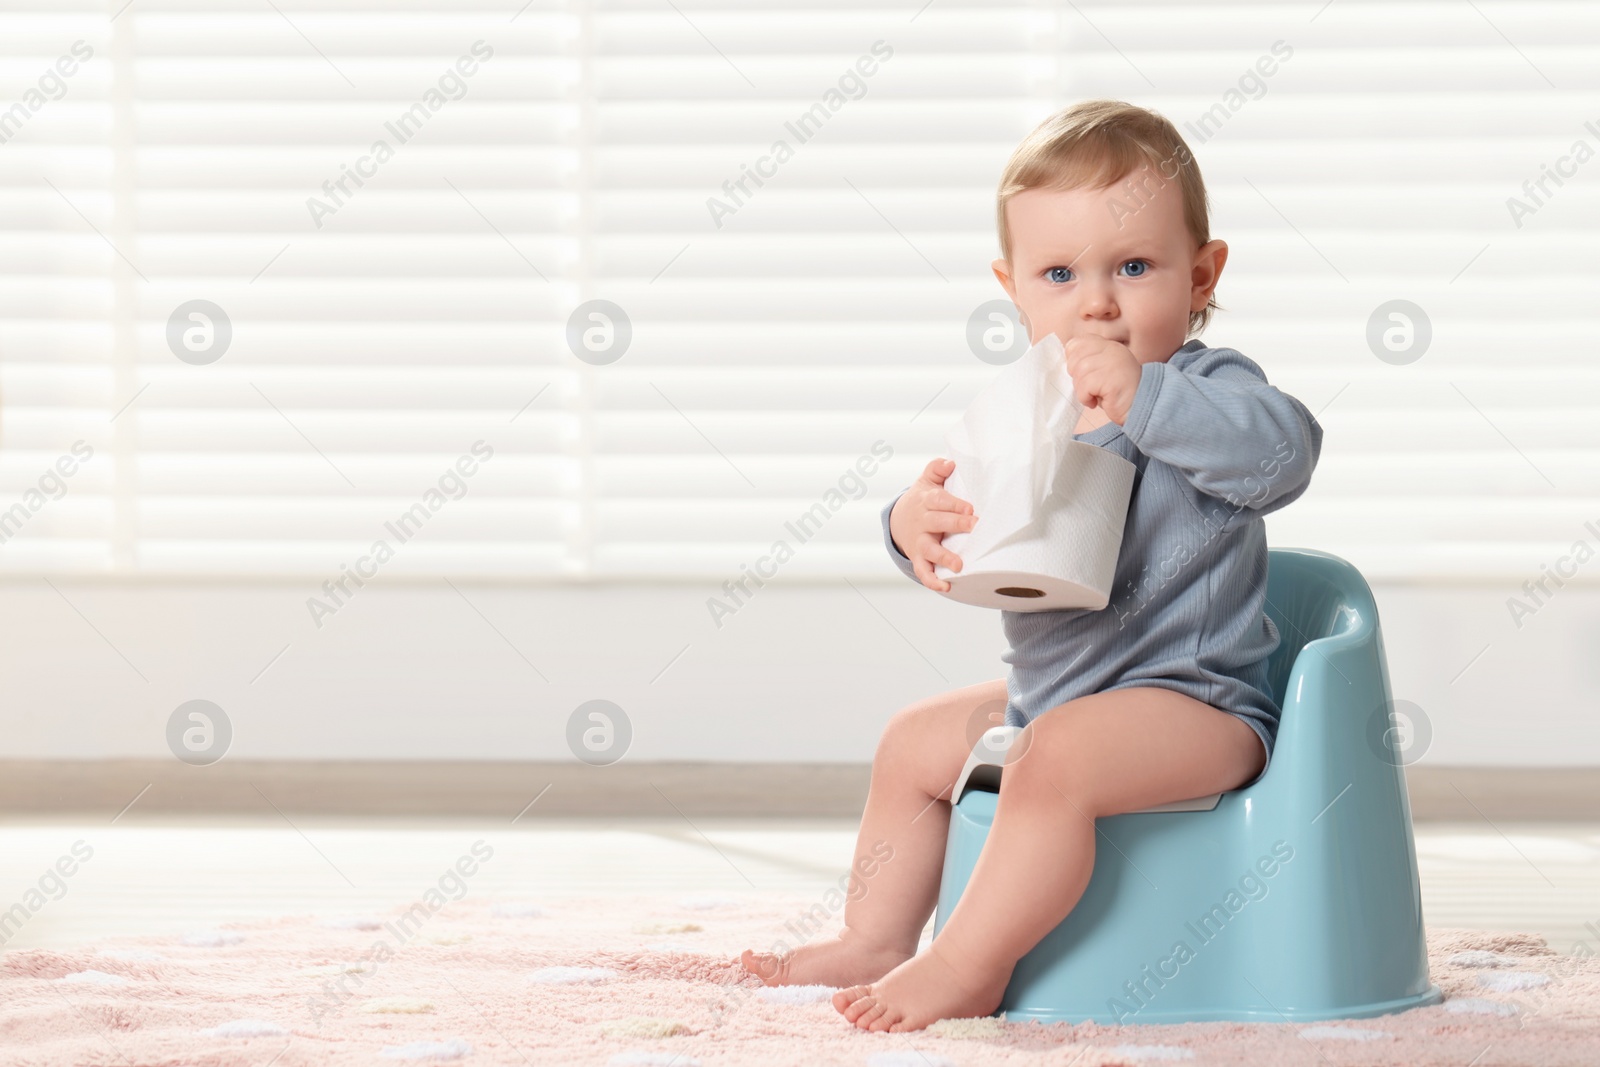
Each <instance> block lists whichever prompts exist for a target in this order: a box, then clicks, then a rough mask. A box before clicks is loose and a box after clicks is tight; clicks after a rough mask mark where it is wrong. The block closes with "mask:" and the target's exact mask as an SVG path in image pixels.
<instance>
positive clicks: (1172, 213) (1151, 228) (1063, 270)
mask: <svg viewBox="0 0 1600 1067" xmlns="http://www.w3.org/2000/svg"><path fill="white" fill-rule="evenodd" d="M1128 181H1133V182H1134V183H1135V188H1136V189H1137V190H1138V192H1137V193H1136V194H1135V193H1133V192H1130V190H1129V189H1127V188H1125V186H1124V183H1125V182H1128ZM1006 220H1007V224H1008V226H1009V227H1010V236H1011V260H1010V262H1009V263H1008V262H1007V261H1006V260H1003V259H997V260H995V261H994V264H993V266H994V272H995V276H996V277H998V278H999V279H1000V284H1001V285H1003V286H1005V289H1006V292H1007V293H1009V294H1010V296H1011V299H1012V300H1013V301H1014V302H1015V303H1016V305H1017V307H1018V308H1020V309H1021V311H1022V314H1023V315H1024V317H1025V318H1026V320H1027V323H1028V332H1029V334H1030V338H1029V339H1030V340H1031V341H1037V340H1039V339H1040V338H1041V337H1045V336H1047V335H1049V334H1052V333H1053V334H1055V335H1056V336H1057V337H1059V338H1061V340H1062V341H1063V342H1065V341H1067V340H1069V339H1071V338H1073V337H1076V336H1079V335H1083V334H1090V335H1096V336H1100V337H1105V338H1107V339H1109V340H1112V341H1120V342H1121V343H1122V344H1124V345H1127V346H1128V348H1129V350H1131V351H1132V352H1133V354H1134V356H1135V357H1136V358H1137V359H1138V360H1139V362H1140V363H1153V362H1159V361H1162V360H1165V359H1167V358H1168V357H1169V356H1171V355H1172V354H1173V353H1174V352H1176V351H1177V350H1178V349H1179V348H1180V347H1182V345H1183V343H1184V340H1185V338H1186V337H1187V335H1188V331H1189V312H1190V311H1199V310H1200V309H1201V308H1203V307H1205V306H1206V302H1207V301H1208V300H1209V299H1210V298H1211V291H1212V290H1213V289H1214V288H1215V287H1216V284H1217V278H1218V276H1219V275H1220V274H1221V273H1222V265H1223V263H1224V262H1226V260H1227V258H1228V246H1227V245H1226V244H1224V243H1223V242H1221V241H1211V242H1209V243H1208V244H1206V245H1204V246H1203V247H1201V248H1199V249H1196V248H1195V246H1194V239H1193V238H1192V237H1191V236H1190V235H1189V231H1188V228H1187V227H1186V226H1185V225H1184V222H1183V196H1182V191H1181V190H1180V188H1179V186H1178V183H1177V182H1176V181H1172V180H1169V181H1165V182H1163V181H1162V180H1161V178H1160V177H1159V175H1157V173H1156V172H1155V171H1154V170H1145V171H1143V172H1136V173H1135V174H1129V175H1125V176H1124V177H1123V178H1121V179H1119V180H1118V181H1116V182H1114V183H1112V184H1111V185H1109V186H1107V187H1106V188H1104V189H1046V188H1037V189H1028V190H1025V191H1023V192H1021V193H1018V194H1017V195H1016V196H1014V197H1012V199H1011V202H1010V203H1009V204H1008V205H1007V206H1006Z"/></svg>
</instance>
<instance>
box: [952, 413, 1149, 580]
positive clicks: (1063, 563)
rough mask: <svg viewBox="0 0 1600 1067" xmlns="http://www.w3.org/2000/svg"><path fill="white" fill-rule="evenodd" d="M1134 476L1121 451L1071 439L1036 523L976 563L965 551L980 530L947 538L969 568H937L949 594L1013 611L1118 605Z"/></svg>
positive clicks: (1009, 538)
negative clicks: (1115, 586)
mask: <svg viewBox="0 0 1600 1067" xmlns="http://www.w3.org/2000/svg"><path fill="white" fill-rule="evenodd" d="M1134 473H1135V469H1134V465H1133V464H1132V463H1129V462H1128V461H1127V460H1125V459H1123V458H1122V457H1121V456H1119V455H1117V454H1116V453H1115V452H1110V451H1107V450H1106V449H1103V448H1099V447H1097V446H1095V445H1091V444H1088V443H1086V442H1083V441H1077V440H1070V441H1068V442H1067V443H1066V444H1065V445H1064V446H1063V448H1062V453H1061V463H1060V464H1059V466H1058V468H1057V471H1056V478H1055V483H1054V486H1053V487H1052V491H1051V492H1050V494H1049V496H1048V497H1047V498H1046V501H1045V504H1044V507H1043V509H1042V511H1041V513H1040V514H1039V516H1038V517H1037V518H1035V520H1034V521H1033V522H1032V523H1031V524H1030V525H1028V526H1027V527H1025V528H1024V529H1022V530H1021V531H1019V532H1018V533H1017V534H1015V535H1013V536H1011V537H1008V538H1007V539H1006V540H1005V541H1004V542H1003V543H1002V544H1000V545H997V546H995V547H993V548H989V549H988V550H986V551H984V552H983V553H982V554H980V555H977V556H975V557H974V558H972V559H968V558H967V556H966V554H964V553H963V552H962V546H963V544H965V543H966V541H967V540H968V539H969V538H971V536H972V534H973V533H975V532H976V529H977V528H976V527H974V529H973V531H970V532H969V531H961V532H958V533H951V534H946V535H945V538H944V545H945V547H946V548H948V549H950V551H952V552H954V553H955V554H956V555H958V556H960V557H961V563H962V567H961V570H960V571H959V572H957V571H952V570H950V569H949V568H948V567H942V566H935V567H934V573H935V574H936V575H938V576H939V577H940V578H942V579H944V580H945V581H947V582H949V583H950V588H949V589H948V590H946V591H944V592H943V593H942V595H943V596H946V597H949V598H950V599H951V600H956V601H959V602H961V603H963V604H972V605H974V606H977V607H984V608H1001V609H1003V610H1007V611H1063V610H1067V609H1071V608H1090V609H1093V610H1099V609H1100V608H1103V607H1105V606H1106V605H1107V604H1108V603H1110V600H1111V584H1112V582H1113V580H1114V579H1115V576H1116V570H1117V557H1118V555H1119V553H1120V550H1121V547H1122V532H1123V526H1124V525H1125V523H1126V521H1127V517H1128V502H1129V500H1130V498H1131V496H1132V492H1133V476H1134ZM982 525H983V516H982V514H981V513H980V514H979V516H978V526H982Z"/></svg>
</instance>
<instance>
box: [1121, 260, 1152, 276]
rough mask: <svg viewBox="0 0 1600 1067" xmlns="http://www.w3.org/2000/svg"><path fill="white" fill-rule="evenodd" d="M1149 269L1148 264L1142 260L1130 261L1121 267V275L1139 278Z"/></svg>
mask: <svg viewBox="0 0 1600 1067" xmlns="http://www.w3.org/2000/svg"><path fill="white" fill-rule="evenodd" d="M1149 269H1150V264H1148V263H1146V262H1145V261H1144V260H1142V259H1130V260H1128V262H1126V263H1124V264H1123V265H1122V270H1123V273H1124V274H1125V275H1126V276H1127V277H1129V278H1138V277H1141V276H1143V274H1144V272H1145V271H1147V270H1149Z"/></svg>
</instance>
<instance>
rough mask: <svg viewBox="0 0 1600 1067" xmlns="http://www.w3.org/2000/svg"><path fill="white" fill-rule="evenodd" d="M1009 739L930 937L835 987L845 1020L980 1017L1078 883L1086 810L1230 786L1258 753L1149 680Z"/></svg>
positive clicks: (1085, 846)
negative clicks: (956, 898) (864, 981)
mask: <svg viewBox="0 0 1600 1067" xmlns="http://www.w3.org/2000/svg"><path fill="white" fill-rule="evenodd" d="M1028 735H1031V737H1030V736H1028ZM1024 743H1026V744H1025V747H1023V746H1024ZM1017 744H1018V748H1017V750H1020V751H1022V752H1023V755H1022V756H1021V758H1020V759H1018V760H1016V762H1012V763H1008V764H1007V765H1006V768H1005V772H1004V774H1003V775H1002V777H1001V786H1000V798H999V801H998V803H997V805H996V808H995V818H994V825H993V827H992V828H991V830H990V832H989V838H988V840H987V842H986V843H985V844H984V847H983V851H982V853H981V854H980V855H979V857H978V862H977V865H976V866H975V867H974V868H973V872H972V878H971V880H970V881H969V882H968V883H967V888H966V891H965V892H964V893H962V895H961V902H960V903H959V904H957V905H956V908H955V910H954V911H953V912H952V913H951V915H950V919H949V921H948V922H946V923H945V925H944V928H943V929H941V930H940V932H939V936H938V937H937V938H936V939H935V940H934V942H933V944H932V945H931V946H930V947H929V949H928V951H927V952H924V953H923V954H922V955H920V956H917V957H915V958H914V959H910V960H908V961H906V962H904V963H902V964H900V965H899V966H897V967H896V968H895V969H894V970H892V971H890V972H889V973H888V974H887V975H885V976H884V977H883V978H882V979H881V980H879V981H877V982H874V983H872V984H871V985H857V986H855V987H853V988H850V989H844V990H840V991H839V992H838V993H836V994H834V997H833V1004H834V1007H835V1008H837V1009H838V1010H839V1011H840V1012H841V1013H842V1014H843V1015H844V1016H845V1017H846V1018H847V1019H849V1020H850V1021H851V1022H852V1023H854V1024H855V1025H856V1026H858V1027H860V1028H862V1029H866V1030H920V1029H922V1028H923V1027H925V1026H927V1025H928V1024H929V1023H932V1022H935V1021H937V1020H939V1019H945V1018H965V1017H969V1016H975V1015H988V1014H990V1013H991V1012H993V1011H994V1010H995V1009H996V1008H997V1007H999V1005H1000V998H1001V997H1002V996H1003V995H1004V993H1005V988H1006V983H1007V982H1008V981H1009V980H1010V978H1011V971H1012V969H1013V968H1014V967H1015V966H1016V963H1017V960H1019V959H1021V958H1022V956H1023V955H1024V954H1026V953H1027V951H1028V950H1029V949H1031V948H1033V946H1034V945H1036V944H1038V942H1039V940H1040V939H1041V938H1043V937H1044V935H1045V934H1047V933H1049V932H1050V931H1051V930H1052V929H1054V928H1055V927H1056V926H1057V925H1059V924H1060V922H1061V920H1062V919H1064V918H1066V916H1067V913H1068V912H1070V911H1071V910H1072V908H1073V906H1074V905H1076V904H1077V902H1078V899H1079V898H1080V897H1081V896H1082V895H1083V891H1084V889H1086V888H1087V887H1088V884H1089V876H1090V875H1091V874H1092V873H1093V871H1094V846H1095V829H1094V820H1095V819H1096V818H1099V817H1102V816H1106V815H1115V814H1119V813H1122V812H1127V811H1138V810H1140V809H1142V808H1147V807H1151V806H1153V805H1156V804H1164V803H1167V802H1169V801H1174V800H1186V799H1188V798H1190V797H1199V796H1206V795H1208V794H1211V793H1218V792H1223V791H1225V790H1229V789H1235V788H1237V787H1238V786H1240V785H1243V784H1244V783H1245V782H1247V781H1249V780H1250V779H1251V778H1254V777H1255V776H1256V775H1257V774H1259V773H1260V771H1261V767H1262V763H1263V761H1264V760H1265V758H1266V753H1265V751H1264V750H1263V748H1262V745H1261V739H1260V738H1259V737H1258V736H1257V735H1256V733H1255V731H1254V730H1252V729H1251V728H1250V727H1249V726H1247V725H1246V724H1245V723H1244V722H1243V721H1242V720H1240V719H1238V718H1236V717H1234V716H1232V715H1228V714H1226V713H1224V712H1221V711H1218V710H1217V709H1216V708H1213V707H1210V706H1209V705H1206V704H1202V703H1200V702H1199V701H1197V700H1194V699H1192V698H1190V697H1187V696H1184V695H1183V694H1181V693H1177V692H1174V691H1172V690H1169V689H1156V688H1139V689H1118V690H1112V691H1110V692H1106V693H1097V694H1094V695H1092V696H1087V697H1083V698H1082V699H1079V700H1074V701H1071V702H1069V703H1066V704H1063V705H1061V706H1060V707H1057V708H1053V709H1051V710H1050V711H1049V712H1047V713H1045V714H1044V715H1041V716H1039V717H1038V718H1037V719H1035V720H1034V721H1033V722H1032V723H1031V724H1029V726H1028V729H1027V730H1026V731H1024V735H1023V736H1020V737H1019V738H1018V739H1017Z"/></svg>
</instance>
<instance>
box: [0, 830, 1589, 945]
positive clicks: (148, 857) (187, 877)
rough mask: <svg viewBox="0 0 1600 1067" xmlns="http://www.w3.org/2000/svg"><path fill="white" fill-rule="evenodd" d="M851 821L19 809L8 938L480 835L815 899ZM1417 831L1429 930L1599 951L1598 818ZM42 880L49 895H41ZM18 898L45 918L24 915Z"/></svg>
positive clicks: (0, 900)
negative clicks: (34, 812) (1527, 937)
mask: <svg viewBox="0 0 1600 1067" xmlns="http://www.w3.org/2000/svg"><path fill="white" fill-rule="evenodd" d="M854 831H855V826H854V824H853V823H851V822H849V821H846V820H834V819H826V820H776V819H766V820H749V819H746V820H738V819H726V818H721V819H713V818H700V817H696V818H694V819H693V821H692V822H691V821H689V820H688V819H687V818H685V819H679V820H677V821H675V822H662V821H660V820H642V819H640V820H634V819H608V820H603V821H600V820H596V821H584V820H574V819H534V818H532V817H531V816H530V817H527V818H522V819H519V820H518V821H516V822H514V823H507V822H505V821H503V820H502V821H499V822H496V823H490V822H486V821H474V822H466V821H456V822H440V823H434V824H426V823H421V822H417V821H408V822H405V823H384V822H381V821H377V820H365V821H352V820H349V819H345V820H341V821H339V822H337V823H333V822H319V821H316V820H312V819H307V818H301V817H297V818H296V819H295V820H294V822H293V823H292V824H290V823H289V821H288V818H287V816H285V817H284V818H282V819H281V820H280V821H279V822H278V823H277V824H275V825H274V824H265V823H262V822H260V821H259V820H254V821H225V820H217V821H213V822H209V823H206V824H194V823H192V822H191V823H188V824H179V823H162V822H138V823H136V822H132V821H129V820H123V821H121V822H118V823H117V824H114V825H108V824H106V823H98V824H87V823H79V822H68V821H61V822H51V821H47V820H36V821H30V822H27V823H20V822H15V821H13V822H9V823H7V824H0V856H3V857H4V862H3V865H0V943H3V945H4V948H5V949H8V950H14V949H26V948H40V947H51V948H60V947H69V946H74V945H80V944H84V943H89V942H93V941H95V940H97V939H100V938H106V937H114V936H123V935H134V934H157V933H172V932H183V931H189V930H194V929H202V928H210V927H214V926H216V925H218V924H222V923H227V922H231V921H237V920H244V919H249V918H256V917H264V916H272V915H280V914H285V913H305V912H314V913H318V914H333V915H338V914H345V913H347V914H352V915H354V914H360V913H370V912H372V911H373V910H374V909H385V908H389V907H392V906H394V905H396V904H400V903H402V902H406V903H410V902H413V901H415V900H417V899H418V898H419V897H420V896H421V895H422V893H423V892H424V891H425V890H427V889H429V888H430V887H432V886H434V885H436V884H437V883H438V881H439V878H440V875H441V874H442V873H443V872H444V871H445V870H446V869H447V868H450V867H452V866H453V865H454V864H455V863H456V861H457V859H458V858H459V857H461V856H462V855H464V854H468V853H469V852H470V850H471V849H472V848H473V846H474V843H476V842H479V841H481V842H482V843H483V844H482V845H479V846H478V849H479V854H480V855H481V854H482V850H483V849H484V848H490V849H493V856H492V858H491V859H489V860H487V861H486V862H484V863H483V864H482V865H481V868H480V869H479V870H478V872H477V873H476V874H475V875H474V876H473V877H472V878H471V879H470V880H469V881H468V882H467V883H466V885H465V892H469V893H472V894H487V895H491V896H493V897H496V898H502V897H512V898H516V899H520V900H529V901H533V900H538V899H539V898H546V897H560V896H573V895H606V894H637V893H662V894H674V893H681V894H685V895H689V894H719V893H720V894H748V893H763V892H776V891H783V892H805V893H811V892H816V893H819V894H820V893H823V892H824V891H826V890H827V889H829V888H830V887H833V886H836V885H838V884H839V880H840V878H841V876H842V875H843V873H844V871H845V870H846V868H847V866H848V864H849V862H850V850H851V846H852V844H853V842H854ZM80 842H81V843H80ZM1416 842H1417V859H1418V864H1419V868H1420V871H1421V876H1422V902H1423V912H1424V918H1425V921H1426V923H1427V924H1428V925H1430V926H1440V927H1444V926H1451V927H1466V928H1473V929H1486V930H1512V931H1528V932H1534V933H1538V934H1542V935H1543V936H1545V937H1546V938H1547V939H1548V940H1549V942H1550V945H1551V946H1552V947H1553V948H1555V949H1556V950H1557V951H1559V952H1572V951H1574V949H1575V948H1577V947H1578V946H1579V945H1580V943H1581V944H1583V945H1585V946H1587V950H1588V951H1591V952H1600V824H1593V823H1556V822H1547V823H1527V822H1524V823H1509V822H1499V823H1497V824H1494V825H1490V824H1488V823H1486V822H1484V821H1482V820H1479V821H1477V822H1475V823H1453V822H1424V823H1418V824H1417V827H1416ZM74 847H76V849H77V854H78V855H79V856H81V855H84V854H88V855H89V858H88V859H87V860H86V861H83V862H81V863H76V864H75V863H74V862H66V863H63V864H62V865H61V866H62V869H71V870H73V873H72V874H71V875H70V876H68V877H63V878H60V879H59V880H57V879H56V878H55V877H53V876H51V875H50V873H49V872H51V871H52V870H54V869H55V865H56V864H57V863H58V861H59V860H60V859H61V857H63V856H68V857H71V856H72V855H73V850H74ZM34 888H42V889H43V892H42V894H40V895H36V896H33V897H31V898H30V897H28V896H27V894H28V893H29V891H30V890H31V889H34ZM41 900H42V903H41ZM19 902H20V903H25V904H26V907H25V908H24V909H23V911H24V912H27V911H31V912H32V914H31V915H28V916H27V917H26V918H25V919H24V920H23V921H22V922H21V923H20V925H17V922H16V920H17V919H18V918H19V913H18V911H17V910H16V909H15V908H13V905H14V904H16V903H19ZM8 914H9V916H10V921H9V925H8V923H7V920H6V916H7V915H8Z"/></svg>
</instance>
